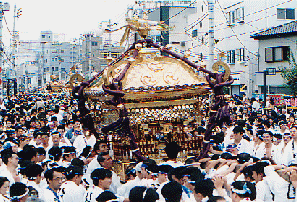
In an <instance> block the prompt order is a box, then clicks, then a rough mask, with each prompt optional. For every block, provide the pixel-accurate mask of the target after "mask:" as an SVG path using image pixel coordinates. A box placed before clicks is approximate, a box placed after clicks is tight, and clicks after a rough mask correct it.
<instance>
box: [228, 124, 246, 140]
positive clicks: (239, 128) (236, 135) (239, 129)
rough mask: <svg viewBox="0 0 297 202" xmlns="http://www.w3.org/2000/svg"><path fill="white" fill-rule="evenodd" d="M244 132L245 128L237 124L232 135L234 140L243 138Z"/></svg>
mask: <svg viewBox="0 0 297 202" xmlns="http://www.w3.org/2000/svg"><path fill="white" fill-rule="evenodd" d="M243 133H244V130H243V128H242V126H235V127H234V129H233V134H232V136H231V137H232V138H233V139H234V140H237V141H238V140H241V138H242V136H243Z"/></svg>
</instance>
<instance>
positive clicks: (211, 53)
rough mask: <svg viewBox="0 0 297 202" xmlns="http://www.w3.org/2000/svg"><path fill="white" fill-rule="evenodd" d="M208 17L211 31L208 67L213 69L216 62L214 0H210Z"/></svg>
mask: <svg viewBox="0 0 297 202" xmlns="http://www.w3.org/2000/svg"><path fill="white" fill-rule="evenodd" d="M208 17H209V32H208V40H209V41H208V44H209V49H208V55H209V58H208V65H207V69H208V70H211V67H212V65H213V64H214V44H215V43H214V1H213V0H208Z"/></svg>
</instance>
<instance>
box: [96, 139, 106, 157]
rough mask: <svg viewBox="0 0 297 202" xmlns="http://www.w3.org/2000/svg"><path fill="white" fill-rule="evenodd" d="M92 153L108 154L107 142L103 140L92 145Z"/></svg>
mask: <svg viewBox="0 0 297 202" xmlns="http://www.w3.org/2000/svg"><path fill="white" fill-rule="evenodd" d="M94 151H96V153H97V154H99V153H101V152H108V147H107V142H106V141H104V140H100V141H97V142H96V143H95V145H94Z"/></svg>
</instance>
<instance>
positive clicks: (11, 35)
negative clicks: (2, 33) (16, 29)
mask: <svg viewBox="0 0 297 202" xmlns="http://www.w3.org/2000/svg"><path fill="white" fill-rule="evenodd" d="M3 18H4V22H5V24H6V28H7V30H8V32H9V34H10V35H11V36H13V34H12V33H11V31H10V30H9V28H8V23H7V21H6V18H5V15H4V16H3Z"/></svg>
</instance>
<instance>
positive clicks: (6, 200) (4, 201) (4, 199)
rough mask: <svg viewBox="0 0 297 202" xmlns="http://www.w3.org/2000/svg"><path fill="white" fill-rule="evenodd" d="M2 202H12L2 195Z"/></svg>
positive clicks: (0, 195)
mask: <svg viewBox="0 0 297 202" xmlns="http://www.w3.org/2000/svg"><path fill="white" fill-rule="evenodd" d="M0 202H10V200H9V198H6V197H4V196H3V195H2V194H0Z"/></svg>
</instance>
